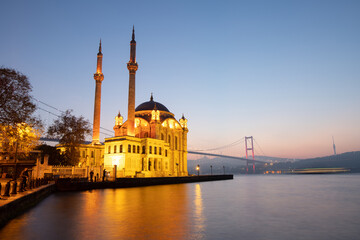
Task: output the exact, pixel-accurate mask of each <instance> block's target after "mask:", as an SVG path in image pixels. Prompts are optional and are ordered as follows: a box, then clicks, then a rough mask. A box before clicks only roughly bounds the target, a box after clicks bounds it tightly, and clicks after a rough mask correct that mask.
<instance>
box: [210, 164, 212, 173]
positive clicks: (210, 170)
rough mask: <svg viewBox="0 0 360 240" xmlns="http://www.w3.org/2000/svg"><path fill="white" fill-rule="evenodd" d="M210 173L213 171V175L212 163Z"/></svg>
mask: <svg viewBox="0 0 360 240" xmlns="http://www.w3.org/2000/svg"><path fill="white" fill-rule="evenodd" d="M210 173H211V175H212V165H210Z"/></svg>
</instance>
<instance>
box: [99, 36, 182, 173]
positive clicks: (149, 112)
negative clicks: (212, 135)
mask: <svg viewBox="0 0 360 240" xmlns="http://www.w3.org/2000/svg"><path fill="white" fill-rule="evenodd" d="M130 46H131V48H130V61H129V62H128V63H127V67H128V70H129V96H128V97H129V98H128V120H127V121H126V122H124V123H123V117H122V116H121V115H120V113H119V114H118V115H117V116H116V117H115V126H114V131H115V136H114V137H111V138H106V139H105V149H104V168H105V169H112V168H114V167H115V166H116V176H117V177H168V176H187V175H188V172H187V133H188V128H187V120H186V119H185V117H184V116H183V117H182V118H181V119H180V120H179V121H177V120H176V119H175V117H174V114H173V113H171V112H170V111H169V110H168V109H167V108H166V107H165V106H164V105H163V104H161V103H159V102H155V101H154V100H153V96H151V98H150V101H148V102H144V103H142V104H140V105H139V106H138V107H137V108H136V109H135V74H136V71H137V69H138V64H137V62H136V41H135V33H134V29H133V34H132V40H131V42H130Z"/></svg>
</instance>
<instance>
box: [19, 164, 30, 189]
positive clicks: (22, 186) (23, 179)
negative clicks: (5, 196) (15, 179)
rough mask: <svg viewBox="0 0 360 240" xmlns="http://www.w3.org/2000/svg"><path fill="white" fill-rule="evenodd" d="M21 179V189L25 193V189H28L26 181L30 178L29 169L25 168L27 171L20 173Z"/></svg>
mask: <svg viewBox="0 0 360 240" xmlns="http://www.w3.org/2000/svg"><path fill="white" fill-rule="evenodd" d="M20 177H22V183H21V186H20V189H21V191H24V190H25V188H26V180H27V178H28V177H29V174H28V169H27V168H25V169H24V170H23V171H22V172H21V173H20Z"/></svg>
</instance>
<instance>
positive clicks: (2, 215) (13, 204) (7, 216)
mask: <svg viewBox="0 0 360 240" xmlns="http://www.w3.org/2000/svg"><path fill="white" fill-rule="evenodd" d="M54 191H55V184H54V183H52V184H48V185H44V186H41V187H39V188H37V189H34V190H29V191H27V192H24V193H22V194H20V193H19V194H17V195H15V196H12V197H9V198H5V199H4V197H2V199H1V200H0V228H1V227H3V226H4V225H5V224H6V223H7V222H8V221H10V220H11V219H13V218H15V217H17V216H19V215H21V214H23V213H24V212H25V211H26V210H28V209H30V208H31V207H33V206H35V205H36V204H38V203H39V202H40V201H41V200H43V199H44V198H46V197H47V196H49V195H50V194H51V193H53V192H54Z"/></svg>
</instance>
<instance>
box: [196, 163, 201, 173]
mask: <svg viewBox="0 0 360 240" xmlns="http://www.w3.org/2000/svg"><path fill="white" fill-rule="evenodd" d="M196 171H197V173H198V176H199V175H200V165H199V164H198V165H197V166H196Z"/></svg>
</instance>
